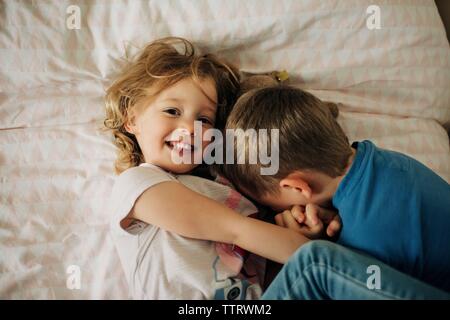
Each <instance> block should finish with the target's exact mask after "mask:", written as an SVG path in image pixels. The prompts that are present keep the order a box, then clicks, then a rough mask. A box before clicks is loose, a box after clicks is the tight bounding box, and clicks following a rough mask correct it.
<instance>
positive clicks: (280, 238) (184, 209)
mask: <svg viewBox="0 0 450 320" xmlns="http://www.w3.org/2000/svg"><path fill="white" fill-rule="evenodd" d="M129 217H131V218H134V219H138V220H141V221H144V222H146V223H149V224H152V225H155V226H158V227H160V228H162V229H164V230H167V231H171V232H174V233H177V234H179V235H182V236H185V237H189V238H195V239H203V240H211V241H217V242H224V243H229V244H235V245H238V246H240V247H242V248H244V249H246V250H248V251H250V252H253V253H256V254H258V255H260V256H263V257H266V258H268V259H270V260H273V261H276V262H280V263H285V262H286V261H287V259H288V258H289V257H290V256H291V255H292V254H293V253H294V252H295V250H297V249H298V247H300V246H301V245H302V244H304V243H305V242H307V241H309V239H308V238H306V237H305V236H303V235H301V234H300V233H297V232H296V231H293V230H291V229H287V228H282V227H279V226H276V225H273V224H270V223H266V222H263V221H260V220H256V219H253V218H248V217H244V216H242V215H241V214H239V213H238V212H235V211H234V210H232V209H230V208H228V207H226V206H225V205H222V204H220V203H218V202H217V201H214V200H212V199H210V198H208V197H205V196H203V195H201V194H199V193H197V192H195V191H192V190H191V189H189V188H187V187H186V186H184V185H182V184H181V183H178V182H172V181H167V182H162V183H159V184H157V185H155V186H153V187H151V188H149V189H147V190H146V191H145V192H144V193H142V195H141V196H140V197H139V198H138V199H137V200H136V203H135V205H134V207H133V209H132V211H131V213H130V215H129Z"/></svg>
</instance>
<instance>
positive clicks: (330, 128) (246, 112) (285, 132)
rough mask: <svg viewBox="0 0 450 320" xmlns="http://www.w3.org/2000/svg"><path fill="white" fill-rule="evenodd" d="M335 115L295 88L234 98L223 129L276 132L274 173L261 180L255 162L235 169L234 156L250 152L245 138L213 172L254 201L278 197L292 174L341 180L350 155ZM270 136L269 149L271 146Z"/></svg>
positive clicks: (268, 89)
mask: <svg viewBox="0 0 450 320" xmlns="http://www.w3.org/2000/svg"><path fill="white" fill-rule="evenodd" d="M337 116H338V107H337V105H336V104H334V103H331V102H324V101H321V100H320V99H319V98H317V97H315V96H314V95H312V94H310V93H308V92H305V91H303V90H301V89H299V88H295V87H292V86H287V85H274V86H270V87H265V88H259V89H253V90H250V91H248V92H247V93H245V94H243V95H242V96H241V97H240V98H239V99H238V101H237V103H236V105H235V106H234V108H233V110H232V112H231V113H230V115H229V117H228V120H227V123H226V129H235V130H236V129H242V130H244V131H246V130H248V129H255V130H256V132H258V130H259V129H267V130H270V129H279V150H278V151H279V170H278V172H277V173H276V174H275V175H273V176H269V175H261V174H260V172H261V170H260V169H261V167H263V166H264V165H263V164H261V163H260V162H259V159H258V162H257V163H256V164H250V163H248V161H246V163H245V164H237V159H236V157H237V154H238V153H244V154H249V147H250V148H251V146H249V144H248V143H247V142H246V141H245V140H244V139H236V140H235V141H234V157H235V159H234V164H223V165H218V166H217V167H216V170H217V172H218V173H220V174H222V175H224V176H225V177H226V178H227V179H229V180H230V181H231V182H232V183H233V184H234V185H235V186H236V187H237V188H239V189H241V191H243V192H245V193H249V194H250V195H251V196H253V197H255V198H259V197H261V196H264V195H266V194H271V195H277V194H278V193H279V182H280V181H281V179H283V178H285V177H287V176H288V175H289V174H290V173H292V172H294V171H296V170H315V171H319V172H322V173H325V174H327V175H329V176H331V177H336V176H339V175H342V174H343V173H344V170H345V168H346V166H347V162H348V159H349V157H350V155H351V154H352V151H351V147H350V144H349V141H348V138H347V137H346V135H345V133H344V131H343V130H342V128H341V127H340V126H339V124H338V122H337V120H336V118H337ZM270 137H271V135H269V138H268V140H269V141H268V145H269V146H268V150H271V144H272V143H274V142H273V141H270ZM239 143H240V144H242V145H239Z"/></svg>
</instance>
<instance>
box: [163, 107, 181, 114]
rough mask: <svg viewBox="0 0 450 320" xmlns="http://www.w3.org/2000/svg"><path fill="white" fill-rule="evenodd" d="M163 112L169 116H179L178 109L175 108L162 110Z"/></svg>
mask: <svg viewBox="0 0 450 320" xmlns="http://www.w3.org/2000/svg"><path fill="white" fill-rule="evenodd" d="M164 112H165V113H167V114H170V115H171V116H179V115H180V111H179V110H178V109H176V108H169V109H165V110H164Z"/></svg>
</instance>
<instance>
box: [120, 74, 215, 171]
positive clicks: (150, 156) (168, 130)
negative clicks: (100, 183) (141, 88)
mask: <svg viewBox="0 0 450 320" xmlns="http://www.w3.org/2000/svg"><path fill="white" fill-rule="evenodd" d="M216 109H217V93H216V88H215V83H214V81H213V80H212V79H202V80H200V81H198V82H196V81H194V80H193V79H191V78H186V79H183V80H180V81H179V82H177V83H176V84H174V85H173V86H171V87H169V88H167V89H165V90H164V91H162V92H161V93H160V94H158V95H157V96H156V98H155V99H153V100H152V101H151V102H150V104H149V105H146V106H143V108H141V110H139V111H137V112H136V113H135V114H134V121H129V124H128V125H127V130H128V132H130V133H132V134H134V135H135V136H136V139H137V141H138V143H139V146H140V148H141V150H142V153H143V155H144V158H145V162H147V163H151V164H154V165H157V166H159V167H161V168H163V169H164V170H167V171H170V172H174V173H178V174H181V173H186V172H189V171H191V170H192V169H194V168H195V167H196V166H197V165H198V164H195V163H194V155H195V154H197V153H198V152H200V153H201V155H202V154H203V150H204V148H205V147H206V146H207V145H208V144H209V143H210V141H205V140H204V139H203V137H202V139H201V140H202V143H201V148H195V146H194V121H200V122H201V123H202V132H203V134H204V133H205V131H206V130H207V129H209V128H212V127H213V126H214V122H215V116H216ZM174 154H175V155H178V156H180V157H182V158H183V159H186V158H187V159H189V158H190V163H181V164H178V163H176V162H174ZM201 155H200V158H201ZM197 156H198V155H197Z"/></svg>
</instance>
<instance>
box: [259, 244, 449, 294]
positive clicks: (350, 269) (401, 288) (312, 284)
mask: <svg viewBox="0 0 450 320" xmlns="http://www.w3.org/2000/svg"><path fill="white" fill-rule="evenodd" d="M373 266H375V267H373ZM368 268H369V269H368ZM377 272H378V275H377ZM377 277H378V278H377ZM377 280H378V281H377ZM262 299H268V300H275V299H276V300H287V299H295V300H311V299H313V300H317V299H338V300H339V299H346V300H347V299H372V300H375V299H450V294H449V293H446V292H444V291H441V290H439V289H437V288H435V287H432V286H430V285H428V284H426V283H424V282H421V281H419V280H417V279H415V278H412V277H411V276H409V275H407V274H404V273H401V272H399V271H397V270H395V269H393V268H392V267H389V266H388V265H386V264H384V263H382V262H380V261H378V260H376V259H375V258H372V257H369V256H367V255H365V254H362V253H358V252H356V251H353V250H351V249H348V248H345V247H343V246H340V245H337V244H335V243H332V242H329V241H324V240H317V241H311V242H310V243H307V244H306V245H304V246H302V247H301V248H300V249H298V250H297V251H296V252H295V254H294V255H293V256H292V257H291V258H290V259H289V261H288V262H287V263H286V264H285V265H284V266H283V268H282V269H281V271H280V273H279V274H278V275H277V276H276V277H275V279H274V280H273V282H272V283H271V284H270V286H269V287H268V288H267V290H266V292H265V293H264V295H263V296H262Z"/></svg>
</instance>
